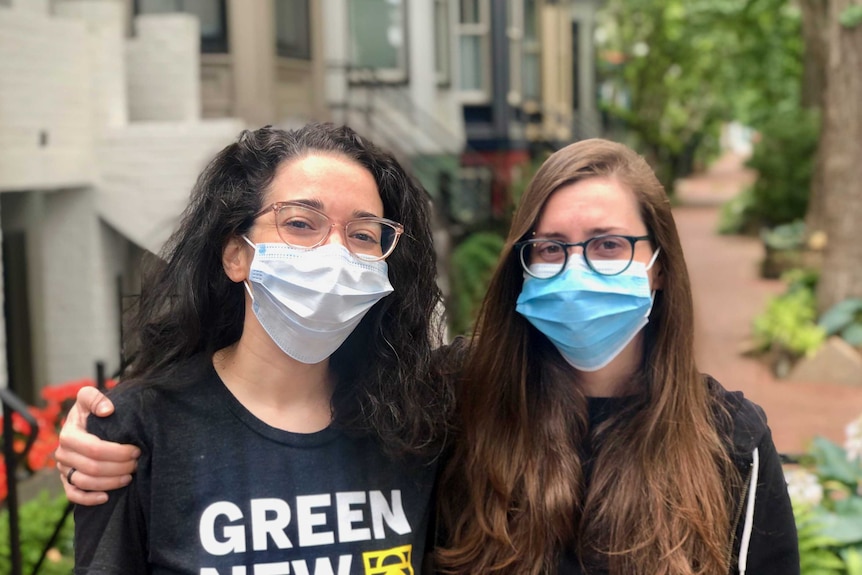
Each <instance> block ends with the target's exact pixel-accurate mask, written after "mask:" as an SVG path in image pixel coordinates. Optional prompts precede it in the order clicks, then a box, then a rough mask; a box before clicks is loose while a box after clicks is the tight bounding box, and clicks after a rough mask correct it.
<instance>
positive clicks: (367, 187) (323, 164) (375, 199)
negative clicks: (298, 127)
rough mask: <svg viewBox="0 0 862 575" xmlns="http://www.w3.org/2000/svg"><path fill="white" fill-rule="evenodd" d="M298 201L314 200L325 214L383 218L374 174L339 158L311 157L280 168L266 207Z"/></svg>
mask: <svg viewBox="0 0 862 575" xmlns="http://www.w3.org/2000/svg"><path fill="white" fill-rule="evenodd" d="M295 200H311V201H314V202H316V203H320V204H321V205H322V207H323V208H324V209H325V210H330V209H338V208H343V207H352V208H353V209H356V210H366V211H372V212H374V213H377V215H383V214H382V210H383V202H382V200H381V198H380V192H379V191H378V189H377V182H376V181H375V180H374V176H373V175H372V174H371V172H370V171H368V170H367V169H366V168H365V167H364V166H362V165H360V164H359V163H357V162H355V161H353V160H351V159H350V158H347V157H344V156H340V155H337V154H325V153H311V154H309V155H306V156H302V157H300V158H296V159H291V160H287V161H285V162H283V163H282V164H281V165H279V166H278V168H277V169H276V171H275V176H274V177H273V179H272V183H271V184H270V186H269V190H268V191H267V197H266V201H265V203H273V202H285V201H295Z"/></svg>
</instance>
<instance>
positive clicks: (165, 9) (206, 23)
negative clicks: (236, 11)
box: [134, 0, 228, 53]
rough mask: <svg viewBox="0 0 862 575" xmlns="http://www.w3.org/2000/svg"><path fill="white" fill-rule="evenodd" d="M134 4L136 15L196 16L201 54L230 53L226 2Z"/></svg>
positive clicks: (150, 0) (151, 0)
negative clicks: (178, 14)
mask: <svg viewBox="0 0 862 575" xmlns="http://www.w3.org/2000/svg"><path fill="white" fill-rule="evenodd" d="M134 3H135V14H164V13H170V12H186V13H188V14H194V15H195V16H197V17H198V20H200V23H201V52H206V53H223V52H227V51H228V45H227V7H226V6H225V0H134Z"/></svg>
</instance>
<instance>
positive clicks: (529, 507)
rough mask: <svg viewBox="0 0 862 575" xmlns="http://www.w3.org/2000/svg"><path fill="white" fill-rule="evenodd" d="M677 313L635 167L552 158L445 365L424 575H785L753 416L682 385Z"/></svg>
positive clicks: (664, 207)
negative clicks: (453, 384) (449, 377)
mask: <svg viewBox="0 0 862 575" xmlns="http://www.w3.org/2000/svg"><path fill="white" fill-rule="evenodd" d="M693 316H694V314H693V306H692V296H691V287H690V283H689V278H688V273H687V271H686V266H685V261H684V259H683V252H682V247H681V245H680V240H679V236H678V234H677V231H676V226H675V224H674V219H673V215H672V214H671V205H670V202H669V200H668V197H667V195H666V194H665V191H664V189H663V187H662V186H661V184H660V183H659V182H658V180H657V179H656V177H655V175H654V173H653V171H652V169H651V168H650V167H649V165H648V164H647V163H646V162H645V161H644V160H643V159H642V158H641V157H640V156H638V155H637V154H635V153H634V152H633V151H632V150H630V149H629V148H627V147H625V146H623V145H621V144H617V143H613V142H609V141H605V140H587V141H582V142H578V143H575V144H572V145H570V146H568V147H566V148H564V149H562V150H560V151H558V152H556V153H555V154H553V155H552V156H551V157H550V158H549V159H548V160H547V161H546V162H545V163H544V164H543V165H542V167H541V168H540V170H539V171H538V173H537V174H536V176H535V177H534V178H533V180H532V182H531V183H530V185H529V187H528V188H527V190H526V192H525V194H524V195H523V197H522V198H521V204H520V206H519V208H518V210H517V212H516V214H515V216H514V220H513V222H512V226H511V229H510V232H509V237H508V239H507V241H506V244H505V248H504V250H503V253H502V255H501V258H500V264H499V266H498V268H497V270H496V273H495V274H494V276H493V279H492V280H491V284H490V288H489V291H488V294H487V296H486V298H485V301H484V304H483V306H482V308H481V311H480V313H479V317H478V320H477V325H476V333H475V336H474V337H473V339H472V341H471V342H470V343H469V344H468V346H467V350H466V352H465V353H466V362H465V363H464V368H463V371H462V378H461V381H460V382H459V383H458V387H457V388H456V389H457V390H458V396H457V406H458V412H459V416H460V417H459V424H460V431H461V437H460V439H459V441H457V442H456V443H455V445H454V447H453V456H452V458H451V459H450V460H449V463H448V465H447V467H446V470H445V473H444V476H443V478H442V480H441V484H440V485H439V487H438V493H439V497H440V501H439V502H438V509H439V516H440V520H441V531H442V533H444V534H445V535H444V536H443V538H444V543H443V545H442V547H441V548H440V549H439V552H438V561H439V565H440V569H441V571H443V572H445V573H464V574H467V573H471V574H472V573H512V574H518V575H523V574H538V573H553V572H558V573H589V574H596V573H612V574H618V575H631V574H645V575H646V574H648V575H688V574H703V575H707V574H714V575H725V574H727V573H730V572H731V569H733V572H734V573H736V572H739V573H744V572H745V571H746V569H747V572H748V573H751V574H758V575H761V574H764V573H775V574H779V573H780V574H781V575H789V574H793V573H798V572H799V558H798V550H797V540H796V529H795V524H794V520H793V515H792V510H791V506H790V502H789V499H788V496H787V490H786V486H785V483H784V478H783V473H782V470H781V465H780V461H779V458H778V455H777V453H776V451H775V447H774V445H773V442H772V439H771V436H770V433H769V430H768V428H767V427H766V423H765V417H764V415H763V412H762V410H761V409H760V408H759V407H757V406H755V405H754V404H752V403H751V402H749V401H747V400H745V399H743V398H742V395H741V394H740V393H729V392H727V391H725V390H724V389H723V388H722V387H721V386H720V385H719V384H718V383H717V382H715V381H714V380H712V379H711V378H709V377H706V376H704V375H702V374H700V372H699V371H698V369H697V366H696V365H695V359H694V346H693V337H694V317H693Z"/></svg>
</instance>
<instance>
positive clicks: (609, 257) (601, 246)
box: [521, 235, 634, 278]
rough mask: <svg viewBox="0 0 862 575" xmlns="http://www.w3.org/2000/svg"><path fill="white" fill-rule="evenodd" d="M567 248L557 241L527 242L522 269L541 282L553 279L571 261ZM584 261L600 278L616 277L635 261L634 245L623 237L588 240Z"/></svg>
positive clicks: (523, 251)
mask: <svg viewBox="0 0 862 575" xmlns="http://www.w3.org/2000/svg"><path fill="white" fill-rule="evenodd" d="M569 249H571V248H567V247H566V245H565V244H564V243H562V242H558V241H555V240H545V241H542V240H535V241H530V242H527V243H526V244H525V245H524V247H523V248H522V249H521V265H522V266H523V267H524V269H525V270H526V271H527V272H528V273H530V274H531V275H533V276H535V277H539V278H549V277H553V276H555V275H557V274H559V273H560V272H562V271H563V268H564V267H565V265H566V261H567V259H568V257H573V256H574V257H577V254H568V253H567V252H568V250H569ZM583 257H584V258H585V259H586V262H587V265H588V266H590V268H592V269H593V270H594V271H595V272H596V273H599V274H601V275H616V274H619V273H622V272H623V271H625V269H626V268H628V267H629V265H630V264H631V261H632V258H633V257H634V244H632V242H631V241H629V239H628V238H626V237H624V236H613V235H610V236H599V237H595V238H591V239H589V240H587V242H586V245H585V246H584V251H583Z"/></svg>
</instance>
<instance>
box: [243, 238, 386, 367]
mask: <svg viewBox="0 0 862 575" xmlns="http://www.w3.org/2000/svg"><path fill="white" fill-rule="evenodd" d="M243 239H245V241H246V242H248V244H249V245H251V246H252V247H253V248H254V259H253V260H252V263H251V271H250V273H249V282H250V283H251V285H252V286H253V289H252V288H250V287H249V285H248V284H246V290H248V293H249V295H250V296H251V300H252V310H253V311H254V315H255V317H256V318H257V320H258V321H259V322H260V325H261V326H263V329H264V330H266V333H268V334H269V336H270V337H271V338H272V341H274V342H275V344H276V345H278V347H279V348H281V350H282V351H283V352H284V353H286V354H287V355H289V356H290V357H292V358H293V359H295V360H297V361H301V362H303V363H318V362H320V361H323V360H324V359H326V358H328V357H329V356H330V355H332V354H333V353H334V352H335V350H336V349H338V348H339V346H341V344H342V343H344V340H346V339H347V337H348V336H349V335H350V334H351V333H352V332H353V330H354V329H355V328H356V326H357V325H358V324H359V322H360V321H362V318H363V317H364V316H365V314H366V313H367V312H368V310H369V309H371V307H372V306H373V305H374V304H376V303H377V302H378V301H380V300H381V299H383V298H384V297H386V296H387V295H389V294H390V293H392V291H394V290H393V288H392V285H391V284H390V283H389V278H388V275H387V272H388V269H389V268H388V266H387V265H386V262H385V261H379V262H365V261H361V260H358V259H357V258H355V257H354V256H353V255H351V253H350V252H349V251H347V249H346V248H345V247H344V246H342V245H340V244H327V245H323V246H320V247H318V248H314V249H302V248H295V247H291V246H288V245H286V244H282V243H267V244H256V245H255V244H253V243H252V242H251V241H250V240H249V239H248V238H246V237H243Z"/></svg>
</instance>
